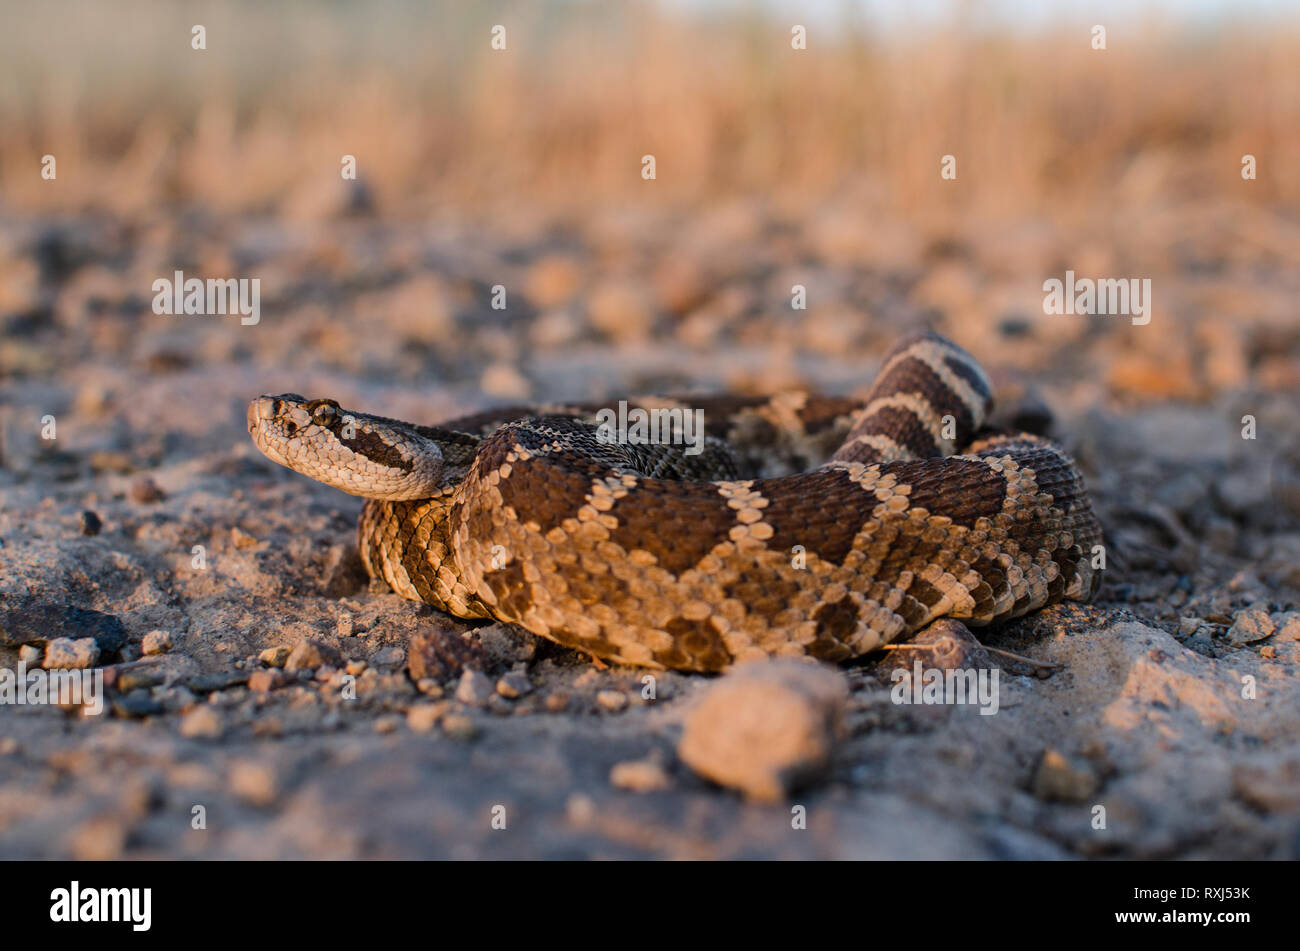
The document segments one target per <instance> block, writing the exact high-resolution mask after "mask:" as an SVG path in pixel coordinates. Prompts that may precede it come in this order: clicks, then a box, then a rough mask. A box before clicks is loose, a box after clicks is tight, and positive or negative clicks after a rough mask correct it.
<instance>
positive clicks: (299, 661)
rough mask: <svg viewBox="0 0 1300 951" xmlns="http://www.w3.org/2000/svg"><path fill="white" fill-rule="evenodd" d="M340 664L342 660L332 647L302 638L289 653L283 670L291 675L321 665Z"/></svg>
mask: <svg viewBox="0 0 1300 951" xmlns="http://www.w3.org/2000/svg"><path fill="white" fill-rule="evenodd" d="M340 663H342V658H341V657H339V653H338V651H336V650H335V649H334V648H333V647H330V646H329V645H328V644H323V643H321V642H320V641H316V640H312V639H311V638H303V639H302V640H301V641H299V642H298V643H297V644H296V645H295V646H294V648H293V650H292V651H290V652H289V656H288V657H287V658H286V659H285V662H284V669H285V670H287V671H289V672H291V673H292V672H293V671H295V670H314V669H315V668H317V667H320V666H321V665H323V664H333V665H338V664H340Z"/></svg>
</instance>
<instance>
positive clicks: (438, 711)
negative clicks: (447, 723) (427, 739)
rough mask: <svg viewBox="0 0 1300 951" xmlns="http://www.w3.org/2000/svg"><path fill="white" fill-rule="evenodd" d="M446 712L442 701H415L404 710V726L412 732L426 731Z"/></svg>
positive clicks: (445, 706)
mask: <svg viewBox="0 0 1300 951" xmlns="http://www.w3.org/2000/svg"><path fill="white" fill-rule="evenodd" d="M446 712H447V704H446V703H445V702H444V703H417V704H413V705H412V706H411V708H410V709H409V710H407V711H406V726H407V728H408V729H410V731H411V732H412V733H428V732H429V731H430V730H432V729H433V728H434V727H435V726H436V725H437V724H438V721H439V720H441V719H442V718H443V716H444V715H445V714H446Z"/></svg>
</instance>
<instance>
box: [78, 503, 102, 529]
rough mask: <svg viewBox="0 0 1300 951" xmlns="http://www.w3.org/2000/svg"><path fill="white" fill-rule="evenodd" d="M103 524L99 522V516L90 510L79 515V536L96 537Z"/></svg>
mask: <svg viewBox="0 0 1300 951" xmlns="http://www.w3.org/2000/svg"><path fill="white" fill-rule="evenodd" d="M103 527H104V523H103V522H102V521H100V518H99V515H98V514H96V513H95V512H92V511H91V510H90V509H86V511H84V512H82V513H81V534H83V535H98V534H99V532H100V529H102V528H103Z"/></svg>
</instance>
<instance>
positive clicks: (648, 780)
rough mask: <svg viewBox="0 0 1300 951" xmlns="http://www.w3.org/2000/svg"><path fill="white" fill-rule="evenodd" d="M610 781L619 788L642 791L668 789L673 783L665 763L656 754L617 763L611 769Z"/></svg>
mask: <svg viewBox="0 0 1300 951" xmlns="http://www.w3.org/2000/svg"><path fill="white" fill-rule="evenodd" d="M609 781H610V784H611V785H613V786H616V787H618V788H619V789H627V790H630V791H631V792H641V793H645V792H655V791H657V790H661V789H668V788H670V787H671V786H672V784H673V783H672V780H671V779H670V778H669V777H668V773H667V772H665V771H664V767H663V763H661V762H660V761H659V758H658V757H654V756H652V757H647V758H646V759H641V760H627V761H625V762H622V763H615V764H614V766H613V768H611V769H610V771H609Z"/></svg>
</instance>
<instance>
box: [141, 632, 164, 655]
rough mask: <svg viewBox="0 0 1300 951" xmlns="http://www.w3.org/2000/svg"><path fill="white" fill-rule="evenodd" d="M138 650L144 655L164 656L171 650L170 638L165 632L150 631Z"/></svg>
mask: <svg viewBox="0 0 1300 951" xmlns="http://www.w3.org/2000/svg"><path fill="white" fill-rule="evenodd" d="M140 648H141V650H143V651H144V652H145V653H146V654H165V653H167V652H168V651H169V650H171V649H172V636H171V634H170V633H169V632H167V631H150V632H149V633H148V634H146V635H145V636H144V641H143V642H141V645H140Z"/></svg>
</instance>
